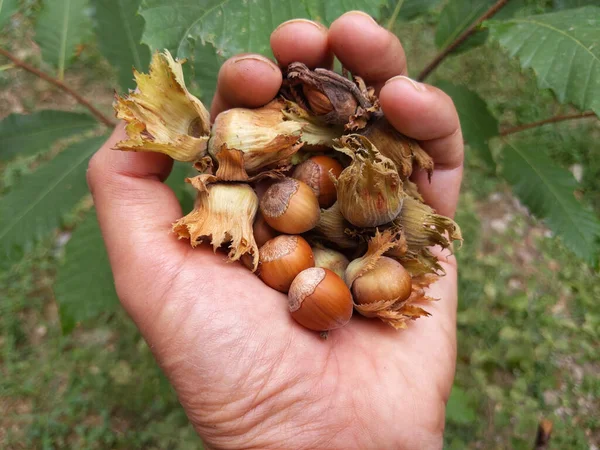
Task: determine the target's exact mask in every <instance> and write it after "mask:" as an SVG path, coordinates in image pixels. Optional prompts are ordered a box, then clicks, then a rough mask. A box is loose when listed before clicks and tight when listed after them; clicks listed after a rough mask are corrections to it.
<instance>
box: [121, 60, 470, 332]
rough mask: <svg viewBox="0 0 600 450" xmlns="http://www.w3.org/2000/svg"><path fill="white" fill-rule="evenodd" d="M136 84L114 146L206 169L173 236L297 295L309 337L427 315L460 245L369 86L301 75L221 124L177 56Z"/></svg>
mask: <svg viewBox="0 0 600 450" xmlns="http://www.w3.org/2000/svg"><path fill="white" fill-rule="evenodd" d="M134 74H135V78H136V81H137V85H138V86H137V87H138V88H137V90H136V91H134V92H130V93H129V94H128V95H127V96H124V97H116V99H115V104H114V107H115V110H116V113H117V117H119V118H120V119H123V120H124V121H125V122H126V123H127V125H126V132H127V136H128V138H127V139H126V140H124V141H121V142H119V143H118V144H117V148H118V149H120V150H126V151H148V152H160V153H164V154H167V155H169V156H171V157H172V158H173V159H176V160H179V161H186V162H190V163H192V164H193V165H194V167H195V168H196V170H197V171H198V175H196V176H194V177H191V178H187V179H186V181H187V182H188V183H190V184H191V185H192V186H193V187H194V188H195V189H196V192H197V195H196V202H195V206H194V209H193V210H192V211H191V212H190V213H189V214H187V215H186V216H184V217H182V218H181V219H179V220H178V221H177V222H176V223H174V224H173V231H174V233H175V235H176V236H177V237H179V238H181V239H188V240H189V241H190V244H191V245H192V246H197V245H199V244H201V243H203V242H204V241H209V242H210V244H211V245H212V246H213V248H214V249H215V251H216V250H218V249H221V248H226V249H228V257H229V259H230V260H231V261H240V262H241V263H242V264H244V265H245V266H246V267H247V268H248V269H249V270H252V271H254V272H256V273H257V275H258V276H259V277H260V279H261V280H262V281H263V282H264V283H265V284H266V285H267V286H269V287H271V288H273V289H276V290H278V291H281V292H284V293H287V295H288V300H289V310H290V313H291V315H292V317H293V318H294V319H295V320H296V321H297V322H298V323H299V324H301V325H303V326H304V327H306V328H308V329H311V330H315V331H322V332H323V331H328V330H332V329H336V328H339V327H342V326H344V325H345V324H346V323H348V321H349V320H350V318H351V316H352V313H353V311H357V312H358V313H360V314H361V315H363V316H366V317H375V318H378V319H381V320H383V321H384V322H386V323H388V324H390V325H392V326H393V327H395V328H405V327H406V326H407V323H408V321H410V320H414V319H416V318H419V317H422V316H427V315H429V313H428V312H427V311H426V310H425V309H424V308H423V306H424V304H425V303H426V302H427V301H431V300H433V299H431V298H430V297H428V296H427V295H426V293H425V288H426V287H427V286H429V284H431V283H432V282H433V281H434V280H435V279H436V278H437V277H438V276H442V275H443V269H442V267H441V266H440V264H439V263H438V260H437V258H436V257H435V256H434V255H433V254H432V253H431V251H430V248H431V247H432V246H436V245H437V246H441V247H442V248H444V249H451V246H452V243H453V241H455V240H458V241H462V236H461V233H460V229H459V227H458V225H456V223H455V222H454V221H452V220H451V219H449V218H447V217H444V216H441V215H438V214H436V213H435V211H433V210H432V209H431V208H430V207H429V206H427V205H426V204H425V203H424V202H423V198H422V197H421V195H420V194H419V191H418V189H417V186H416V185H415V184H414V183H412V182H411V181H410V176H411V174H412V172H413V170H415V168H417V169H419V170H425V171H426V172H427V173H428V174H429V177H431V174H432V173H433V161H432V160H431V158H430V157H429V155H428V154H427V153H426V152H424V151H423V149H422V148H421V147H420V146H419V144H418V142H416V141H415V140H413V139H410V138H408V137H406V136H403V135H401V134H400V133H398V132H397V131H396V130H395V129H394V128H393V127H392V126H391V125H390V124H389V123H388V122H387V120H386V119H385V117H384V115H383V113H382V112H381V109H380V107H379V102H378V99H377V96H376V95H375V92H374V90H373V89H372V88H370V87H367V86H366V85H365V83H364V82H363V80H362V79H360V78H359V77H353V78H352V79H350V78H347V77H345V76H342V75H339V74H337V73H334V72H331V71H329V70H325V69H316V70H314V71H313V70H310V69H309V68H307V67H306V66H305V65H303V64H301V63H292V64H290V65H289V67H288V68H287V70H286V73H285V81H284V84H283V86H282V88H281V90H280V93H279V95H278V97H277V98H276V99H274V100H273V101H271V102H270V103H269V104H267V105H265V106H263V107H261V108H257V109H245V108H233V109H230V110H228V111H225V112H223V113H221V114H219V115H218V116H217V117H216V118H215V120H214V123H213V124H212V126H211V122H210V116H209V113H208V111H207V110H206V108H205V107H204V105H203V104H202V103H201V102H200V100H198V99H197V98H196V97H194V96H193V95H192V94H191V93H190V92H189V91H188V89H187V87H186V85H185V82H184V78H183V71H182V63H181V62H180V61H177V60H175V59H173V57H172V56H171V55H170V54H169V53H168V52H165V53H156V54H154V56H153V58H152V62H151V65H150V71H149V73H148V74H142V73H139V72H135V73H134Z"/></svg>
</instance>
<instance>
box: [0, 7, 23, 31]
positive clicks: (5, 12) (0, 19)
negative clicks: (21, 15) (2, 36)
mask: <svg viewBox="0 0 600 450" xmlns="http://www.w3.org/2000/svg"><path fill="white" fill-rule="evenodd" d="M18 10H19V1H18V0H0V28H2V27H4V25H6V24H7V23H8V21H9V20H10V18H11V17H12V16H13V14H15V13H16V12H17V11H18Z"/></svg>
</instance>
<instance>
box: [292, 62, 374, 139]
mask: <svg viewBox="0 0 600 450" xmlns="http://www.w3.org/2000/svg"><path fill="white" fill-rule="evenodd" d="M354 78H355V80H356V82H352V81H350V80H349V79H348V78H345V77H344V76H342V75H339V74H337V73H335V72H332V71H330V70H327V69H320V68H319V69H315V70H310V69H309V68H308V67H307V66H306V65H305V64H302V63H299V62H294V63H291V64H290V65H289V66H288V69H287V74H286V83H285V84H286V86H285V88H286V89H284V90H283V94H284V95H286V96H287V97H291V99H292V100H294V101H295V102H296V103H298V104H299V105H300V106H301V107H302V108H304V109H306V110H307V111H310V112H311V113H312V114H314V115H317V116H320V117H322V118H323V119H324V120H325V122H326V123H329V124H334V125H344V126H345V127H346V129H347V130H356V129H359V128H363V127H364V126H365V125H366V123H367V121H368V120H369V118H370V116H371V114H372V113H375V112H378V111H379V105H378V102H377V99H376V97H375V94H374V91H373V90H372V89H371V90H369V89H367V88H366V86H365V84H364V82H363V81H362V79H360V78H359V77H354Z"/></svg>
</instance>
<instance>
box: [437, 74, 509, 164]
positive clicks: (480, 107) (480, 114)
mask: <svg viewBox="0 0 600 450" xmlns="http://www.w3.org/2000/svg"><path fill="white" fill-rule="evenodd" d="M437 87H439V88H440V89H442V90H443V91H444V92H445V93H446V94H448V95H449V96H450V97H452V100H453V101H454V105H455V106H456V110H457V111H458V115H459V117H460V125H461V128H462V132H463V136H464V138H465V141H467V143H468V144H469V145H470V146H471V147H472V148H473V149H475V150H476V151H477V153H479V156H480V157H481V159H483V161H485V163H486V164H487V166H488V167H489V168H490V169H492V170H495V167H496V163H495V161H494V158H493V156H492V152H491V151H490V147H489V144H488V142H489V140H490V139H491V138H493V137H495V136H498V120H497V119H496V118H495V117H494V116H493V115H492V113H491V112H490V110H489V109H488V107H487V103H486V102H485V101H484V100H483V99H482V98H481V97H480V96H479V95H478V94H477V93H475V92H473V91H471V90H470V89H467V88H466V87H464V86H456V85H454V84H452V83H450V82H448V81H440V82H438V83H437Z"/></svg>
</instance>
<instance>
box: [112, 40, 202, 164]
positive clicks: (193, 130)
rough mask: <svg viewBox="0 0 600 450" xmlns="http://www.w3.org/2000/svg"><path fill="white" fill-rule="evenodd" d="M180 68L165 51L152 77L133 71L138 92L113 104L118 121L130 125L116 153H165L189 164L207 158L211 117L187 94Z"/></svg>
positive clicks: (155, 62)
mask: <svg viewBox="0 0 600 450" xmlns="http://www.w3.org/2000/svg"><path fill="white" fill-rule="evenodd" d="M181 66H182V61H179V60H178V61H176V60H174V59H173V57H172V56H171V54H170V53H169V52H168V51H165V52H164V53H158V52H156V53H155V54H154V55H153V57H152V62H151V64H150V73H149V74H143V73H140V72H138V71H137V70H134V71H133V75H134V77H135V80H136V82H137V86H138V89H137V90H136V91H135V92H130V93H129V95H127V96H125V97H120V96H118V95H115V102H114V104H113V107H114V109H115V111H116V114H117V117H118V118H119V119H123V120H125V122H126V123H127V125H126V127H125V131H126V133H127V136H128V139H126V140H123V141H121V142H118V143H117V145H116V148H117V149H119V150H127V151H135V152H138V151H143V152H158V153H164V154H166V155H169V156H170V157H171V158H173V159H176V160H178V161H188V162H193V161H196V160H198V159H200V158H202V157H203V156H204V155H205V154H206V148H207V143H208V138H209V134H210V116H209V113H208V111H207V110H206V108H205V107H204V105H203V104H202V102H201V101H200V100H198V99H197V98H196V97H194V96H193V95H192V94H190V93H189V91H188V90H187V88H186V86H185V81H184V79H183V71H182V67H181Z"/></svg>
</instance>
